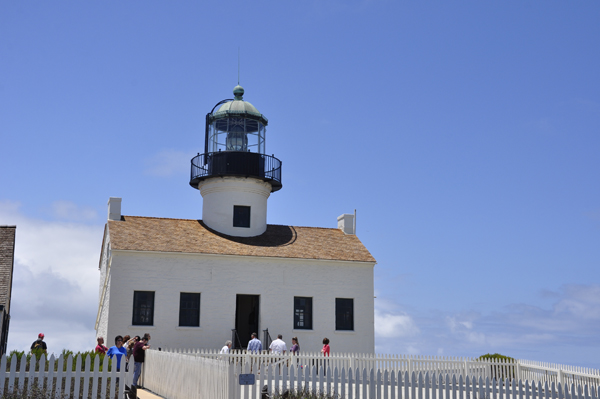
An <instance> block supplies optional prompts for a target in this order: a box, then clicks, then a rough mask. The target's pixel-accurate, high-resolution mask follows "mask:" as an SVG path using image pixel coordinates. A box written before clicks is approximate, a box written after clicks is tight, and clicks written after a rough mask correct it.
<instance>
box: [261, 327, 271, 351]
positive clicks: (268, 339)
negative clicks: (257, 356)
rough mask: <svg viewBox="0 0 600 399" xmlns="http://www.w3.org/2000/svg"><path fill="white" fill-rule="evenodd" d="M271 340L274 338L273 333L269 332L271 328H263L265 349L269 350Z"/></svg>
mask: <svg viewBox="0 0 600 399" xmlns="http://www.w3.org/2000/svg"><path fill="white" fill-rule="evenodd" d="M271 342H273V338H271V334H269V329H268V328H266V329H264V330H263V342H262V344H263V349H264V350H267V351H268V350H269V347H270V346H271Z"/></svg>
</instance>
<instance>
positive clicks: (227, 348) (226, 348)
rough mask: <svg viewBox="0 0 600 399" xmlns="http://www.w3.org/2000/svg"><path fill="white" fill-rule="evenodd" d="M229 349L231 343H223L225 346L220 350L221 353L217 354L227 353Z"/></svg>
mask: <svg viewBox="0 0 600 399" xmlns="http://www.w3.org/2000/svg"><path fill="white" fill-rule="evenodd" d="M230 349H231V341H225V346H224V347H222V348H221V352H219V353H220V354H222V353H229V350H230Z"/></svg>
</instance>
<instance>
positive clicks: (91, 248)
mask: <svg viewBox="0 0 600 399" xmlns="http://www.w3.org/2000/svg"><path fill="white" fill-rule="evenodd" d="M51 209H52V210H53V216H54V217H58V218H59V220H58V221H53V222H48V221H44V220H39V219H32V218H29V217H27V216H25V215H24V214H23V213H22V212H21V211H20V206H19V204H18V203H14V202H7V201H4V202H0V224H4V225H16V226H17V231H16V246H15V265H14V275H13V291H12V299H11V309H10V315H11V321H10V331H9V339H8V350H9V351H10V350H13V349H16V350H28V349H29V347H30V345H31V343H32V342H33V341H34V340H35V339H36V338H37V334H39V333H44V334H45V335H46V338H45V340H46V342H47V344H48V350H49V352H54V353H60V351H61V350H62V349H63V348H68V349H71V350H75V351H78V350H89V349H92V348H93V347H94V345H95V331H94V323H95V315H96V309H97V306H98V284H99V283H98V257H99V253H100V246H101V243H102V231H103V228H104V227H103V225H99V224H90V223H84V222H72V221H69V220H73V219H76V220H82V219H83V220H90V219H91V218H92V217H95V214H92V213H90V211H89V210H88V209H85V208H80V207H77V206H76V205H75V204H72V203H69V202H66V201H61V202H58V203H55V204H53V205H52V208H51ZM60 219H62V220H60Z"/></svg>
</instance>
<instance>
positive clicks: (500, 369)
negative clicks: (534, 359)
mask: <svg viewBox="0 0 600 399" xmlns="http://www.w3.org/2000/svg"><path fill="white" fill-rule="evenodd" d="M478 359H479V360H496V361H498V360H500V361H502V363H509V364H510V365H500V364H493V365H492V366H491V368H492V377H493V378H495V379H496V381H500V380H502V381H503V380H504V379H506V378H508V379H511V380H512V379H513V378H515V376H516V370H515V366H513V365H512V364H514V363H515V359H514V358H512V357H509V356H503V355H501V354H499V353H494V354H493V355H492V354H489V353H487V354H485V355H481V356H479V358H478Z"/></svg>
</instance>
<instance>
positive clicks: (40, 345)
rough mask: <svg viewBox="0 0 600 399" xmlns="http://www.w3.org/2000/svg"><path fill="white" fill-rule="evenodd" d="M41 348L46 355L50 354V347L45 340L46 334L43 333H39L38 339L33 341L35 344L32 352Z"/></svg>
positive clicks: (32, 345) (32, 346)
mask: <svg viewBox="0 0 600 399" xmlns="http://www.w3.org/2000/svg"><path fill="white" fill-rule="evenodd" d="M39 349H41V350H42V352H43V353H44V354H46V355H47V354H48V352H47V350H48V347H47V346H46V343H45V342H44V334H42V333H39V334H38V339H36V340H35V341H33V344H31V351H32V352H33V351H34V350H39Z"/></svg>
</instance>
